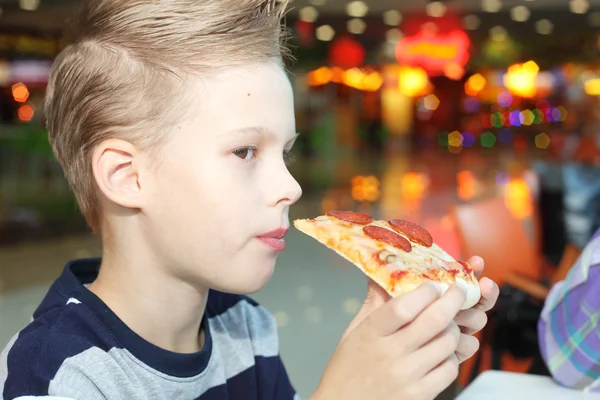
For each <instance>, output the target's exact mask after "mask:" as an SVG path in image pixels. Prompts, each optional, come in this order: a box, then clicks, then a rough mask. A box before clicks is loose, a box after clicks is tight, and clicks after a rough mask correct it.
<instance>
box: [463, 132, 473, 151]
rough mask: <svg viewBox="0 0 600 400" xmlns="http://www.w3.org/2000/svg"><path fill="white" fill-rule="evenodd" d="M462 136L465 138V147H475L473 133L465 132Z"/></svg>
mask: <svg viewBox="0 0 600 400" xmlns="http://www.w3.org/2000/svg"><path fill="white" fill-rule="evenodd" d="M462 136H463V142H462V145H463V147H471V146H473V144H474V143H475V136H474V135H473V134H472V133H471V132H469V131H465V132H463V133H462Z"/></svg>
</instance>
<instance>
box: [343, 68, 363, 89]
mask: <svg viewBox="0 0 600 400" xmlns="http://www.w3.org/2000/svg"><path fill="white" fill-rule="evenodd" d="M363 79H364V74H363V72H362V71H361V70H360V69H358V68H352V69H349V70H348V71H346V74H345V75H344V84H345V85H347V86H350V87H351V88H354V89H359V90H360V89H361V88H362V82H363Z"/></svg>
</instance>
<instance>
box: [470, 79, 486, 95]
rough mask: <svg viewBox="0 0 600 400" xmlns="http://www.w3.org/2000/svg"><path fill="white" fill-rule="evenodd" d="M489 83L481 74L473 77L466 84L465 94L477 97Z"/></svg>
mask: <svg viewBox="0 0 600 400" xmlns="http://www.w3.org/2000/svg"><path fill="white" fill-rule="evenodd" d="M486 83H487V81H486V79H485V78H484V77H483V75H481V74H475V75H471V77H470V78H469V79H468V80H467V82H465V93H467V95H469V96H477V95H478V94H479V93H480V92H481V91H482V90H483V89H484V88H485V85H486Z"/></svg>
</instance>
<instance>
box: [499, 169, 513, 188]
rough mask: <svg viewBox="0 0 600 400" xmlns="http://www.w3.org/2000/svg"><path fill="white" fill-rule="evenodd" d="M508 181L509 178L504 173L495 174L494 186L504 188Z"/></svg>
mask: <svg viewBox="0 0 600 400" xmlns="http://www.w3.org/2000/svg"><path fill="white" fill-rule="evenodd" d="M509 180H510V177H509V176H508V174H507V173H506V172H498V173H497V174H496V185H498V186H505V185H506V184H508V181H509Z"/></svg>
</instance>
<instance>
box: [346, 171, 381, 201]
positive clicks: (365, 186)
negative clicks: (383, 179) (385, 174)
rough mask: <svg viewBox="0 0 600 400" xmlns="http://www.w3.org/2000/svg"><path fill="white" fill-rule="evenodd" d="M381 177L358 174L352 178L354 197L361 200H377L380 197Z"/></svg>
mask: <svg viewBox="0 0 600 400" xmlns="http://www.w3.org/2000/svg"><path fill="white" fill-rule="evenodd" d="M379 186H380V183H379V179H377V178H376V177H374V176H371V175H370V176H356V177H354V178H352V198H353V199H354V200H356V201H360V202H365V201H367V202H375V201H377V200H378V199H379V196H380V195H381V192H380V190H379Z"/></svg>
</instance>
